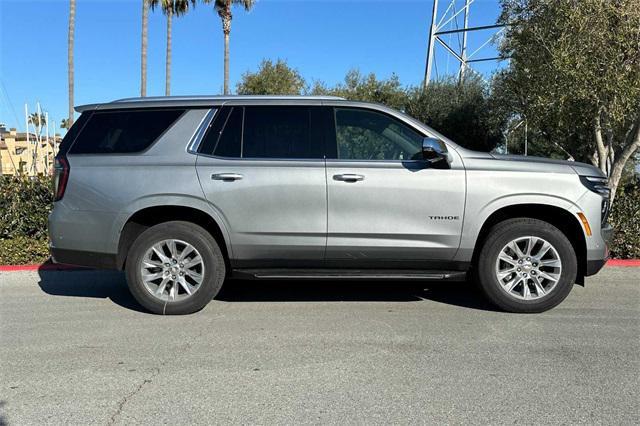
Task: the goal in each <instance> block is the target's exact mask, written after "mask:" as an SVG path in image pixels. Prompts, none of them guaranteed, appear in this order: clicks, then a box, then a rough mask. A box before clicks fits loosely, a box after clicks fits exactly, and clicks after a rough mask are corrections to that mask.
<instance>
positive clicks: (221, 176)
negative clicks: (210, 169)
mask: <svg viewBox="0 0 640 426" xmlns="http://www.w3.org/2000/svg"><path fill="white" fill-rule="evenodd" d="M211 179H213V180H223V181H225V182H233V181H234V180H240V179H242V175H241V174H240V173H214V174H212V175H211Z"/></svg>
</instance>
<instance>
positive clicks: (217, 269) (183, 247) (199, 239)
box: [126, 221, 226, 315]
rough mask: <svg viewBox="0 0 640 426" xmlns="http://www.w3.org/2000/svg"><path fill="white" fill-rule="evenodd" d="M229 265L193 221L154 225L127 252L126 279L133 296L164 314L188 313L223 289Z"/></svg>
mask: <svg viewBox="0 0 640 426" xmlns="http://www.w3.org/2000/svg"><path fill="white" fill-rule="evenodd" d="M225 273H226V271H225V262H224V257H223V255H222V252H221V250H220V247H219V246H218V244H217V243H216V241H215V239H214V238H213V237H212V236H211V235H210V234H209V233H208V232H207V231H206V230H204V229H203V228H201V227H199V226H198V225H195V224H193V223H190V222H182V221H172V222H165V223H161V224H159V225H155V226H152V227H151V228H149V229H147V230H145V231H144V232H143V233H142V234H140V236H139V237H138V238H137V239H136V240H135V242H134V243H133V245H132V246H131V249H130V250H129V253H128V256H127V262H126V275H127V283H128V285H129V290H130V291H131V294H132V295H133V297H134V298H135V299H136V300H137V301H138V303H140V304H141V305H142V306H143V307H145V308H146V309H148V310H149V311H151V312H153V313H156V314H162V315H179V314H190V313H193V312H196V311H199V310H200V309H202V308H203V307H204V306H205V305H206V304H207V303H209V301H211V299H213V298H214V297H215V296H216V294H218V292H219V291H220V288H221V287H222V283H223V282H224V277H225Z"/></svg>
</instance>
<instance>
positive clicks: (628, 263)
mask: <svg viewBox="0 0 640 426" xmlns="http://www.w3.org/2000/svg"><path fill="white" fill-rule="evenodd" d="M606 266H613V267H626V268H631V267H635V268H637V267H640V259H609V260H608V261H607V265H606ZM83 270H84V271H88V270H91V268H84V267H82V266H75V265H64V264H57V263H41V264H35V265H0V272H18V271H83Z"/></svg>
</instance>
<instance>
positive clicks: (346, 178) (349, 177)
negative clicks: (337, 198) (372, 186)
mask: <svg viewBox="0 0 640 426" xmlns="http://www.w3.org/2000/svg"><path fill="white" fill-rule="evenodd" d="M333 179H334V180H339V181H342V182H357V181H359V180H364V176H362V175H356V174H354V173H343V174H339V175H333Z"/></svg>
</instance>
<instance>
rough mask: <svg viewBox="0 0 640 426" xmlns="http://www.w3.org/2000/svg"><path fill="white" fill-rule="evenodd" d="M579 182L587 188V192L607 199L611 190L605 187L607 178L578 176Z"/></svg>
mask: <svg viewBox="0 0 640 426" xmlns="http://www.w3.org/2000/svg"><path fill="white" fill-rule="evenodd" d="M580 182H582V184H583V185H584V186H586V187H587V189H588V190H590V191H593V192H595V193H597V194H600V195H602V196H603V197H605V198H609V194H610V193H611V190H610V189H609V187H608V186H607V184H608V181H607V178H604V177H601V176H580Z"/></svg>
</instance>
